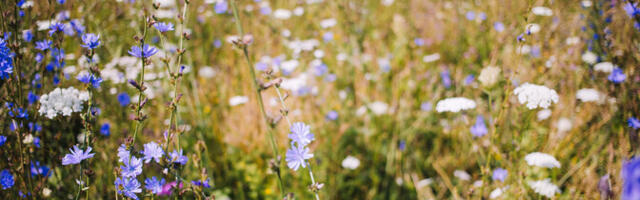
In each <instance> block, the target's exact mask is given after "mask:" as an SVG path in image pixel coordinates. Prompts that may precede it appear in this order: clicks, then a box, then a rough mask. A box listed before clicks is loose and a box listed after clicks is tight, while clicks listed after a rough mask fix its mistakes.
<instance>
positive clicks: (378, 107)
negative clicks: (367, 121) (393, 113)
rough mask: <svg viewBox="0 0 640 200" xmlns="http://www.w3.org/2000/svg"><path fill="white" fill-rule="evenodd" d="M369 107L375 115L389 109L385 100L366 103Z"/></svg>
mask: <svg viewBox="0 0 640 200" xmlns="http://www.w3.org/2000/svg"><path fill="white" fill-rule="evenodd" d="M368 107H369V109H371V112H373V114H375V115H382V114H385V113H387V110H388V109H389V105H387V103H385V102H381V101H376V102H373V103H370V104H369V105H368Z"/></svg>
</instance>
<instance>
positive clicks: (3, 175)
mask: <svg viewBox="0 0 640 200" xmlns="http://www.w3.org/2000/svg"><path fill="white" fill-rule="evenodd" d="M14 183H15V180H14V179H13V175H12V174H11V172H9V170H6V169H4V170H2V172H0V185H2V189H3V190H6V189H9V188H11V187H13V184H14Z"/></svg>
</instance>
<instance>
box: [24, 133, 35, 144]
mask: <svg viewBox="0 0 640 200" xmlns="http://www.w3.org/2000/svg"><path fill="white" fill-rule="evenodd" d="M32 142H33V135H31V134H28V135H27V136H25V137H24V138H23V139H22V143H24V144H31V143H32Z"/></svg>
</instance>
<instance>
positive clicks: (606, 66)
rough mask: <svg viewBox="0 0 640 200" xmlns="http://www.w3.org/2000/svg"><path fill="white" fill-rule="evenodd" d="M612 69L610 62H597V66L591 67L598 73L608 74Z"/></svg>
mask: <svg viewBox="0 0 640 200" xmlns="http://www.w3.org/2000/svg"><path fill="white" fill-rule="evenodd" d="M614 67H615V66H613V63H611V62H599V63H598V64H596V65H594V66H593V69H594V70H596V71H599V72H606V73H610V72H611V71H613V68H614Z"/></svg>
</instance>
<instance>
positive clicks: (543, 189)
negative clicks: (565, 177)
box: [528, 178, 560, 198]
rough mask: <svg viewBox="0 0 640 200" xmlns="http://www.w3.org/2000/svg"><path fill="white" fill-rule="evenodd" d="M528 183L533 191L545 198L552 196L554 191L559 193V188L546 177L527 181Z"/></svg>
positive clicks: (554, 193)
mask: <svg viewBox="0 0 640 200" xmlns="http://www.w3.org/2000/svg"><path fill="white" fill-rule="evenodd" d="M528 184H529V186H530V187H531V189H533V191H534V192H536V193H538V194H540V195H542V196H545V197H547V198H552V197H554V196H555V195H556V193H560V188H558V186H557V185H555V184H553V183H551V180H550V179H548V178H547V179H544V180H540V181H529V182H528Z"/></svg>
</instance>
